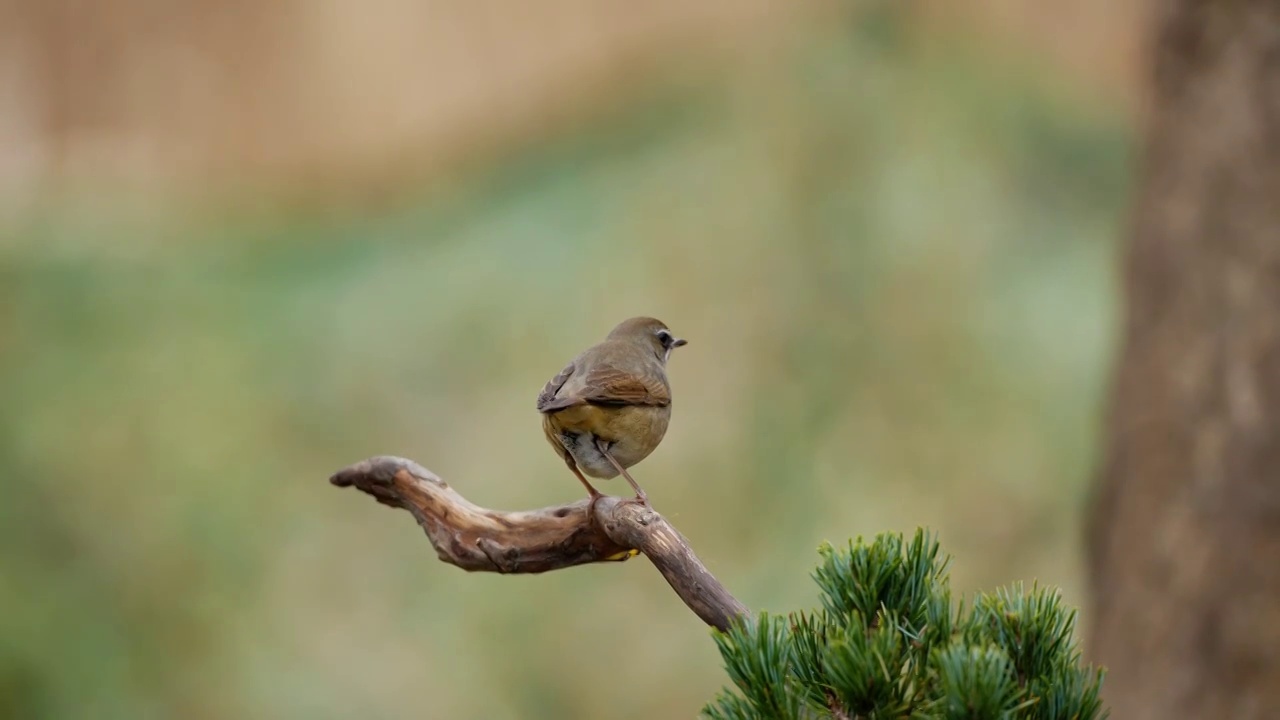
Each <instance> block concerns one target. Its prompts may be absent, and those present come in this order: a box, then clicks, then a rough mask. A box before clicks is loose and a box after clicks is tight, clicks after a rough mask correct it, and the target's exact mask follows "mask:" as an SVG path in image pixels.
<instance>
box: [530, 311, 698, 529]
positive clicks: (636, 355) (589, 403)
mask: <svg viewBox="0 0 1280 720" xmlns="http://www.w3.org/2000/svg"><path fill="white" fill-rule="evenodd" d="M685 344H687V342H686V341H685V340H682V339H680V338H678V337H676V336H675V335H672V334H671V331H670V330H668V329H667V326H666V325H665V324H663V323H662V321H660V320H655V319H654V318H650V317H634V318H631V319H629V320H624V321H622V322H621V323H619V324H618V326H617V327H615V328H614V329H613V330H612V331H611V332H610V333H609V336H608V337H606V338H605V339H604V342H601V343H600V344H598V345H593V346H592V347H589V348H587V349H586V350H584V351H583V352H582V354H581V355H578V357H576V358H574V359H573V362H571V363H569V366H568V367H566V368H565V369H564V370H561V371H560V374H559V375H556V376H555V377H553V378H551V381H550V382H548V383H547V385H546V387H544V388H542V392H541V393H540V394H539V395H538V412H540V413H542V430H543V432H545V433H546V435H547V442H549V443H551V447H552V448H554V449H555V451H556V453H557V454H558V455H560V457H561V458H563V459H564V461H565V464H566V465H568V466H569V469H570V470H571V471H573V474H574V475H576V476H577V477H578V480H580V481H582V484H583V486H584V487H586V488H587V492H588V493H589V494H590V497H591V500H592V505H594V504H595V500H596V499H598V498H599V497H600V492H599V491H597V490H596V489H595V488H594V487H592V485H591V483H590V482H588V481H587V478H586V477H584V476H583V473H586V474H587V475H590V476H591V477H594V478H601V479H603V480H608V479H610V478H615V477H617V476H618V475H622V476H623V477H624V478H626V479H627V482H628V483H630V484H631V487H632V488H633V489H635V491H636V499H637V500H639V501H641V502H648V497H647V496H646V495H645V492H644V491H643V490H641V489H640V486H639V485H637V484H636V481H635V480H634V479H633V478H632V477H631V474H630V473H628V472H627V468H629V467H631V466H632V465H635V464H636V463H638V462H640V461H641V460H644V459H645V458H646V457H648V456H649V453H651V452H653V450H654V448H656V447H658V443H660V442H662V438H663V436H664V435H666V434H667V424H668V422H670V420H671V385H670V384H669V383H668V382H667V359H668V358H670V357H671V351H672V350H674V349H676V348H678V347H680V346H681V345H685Z"/></svg>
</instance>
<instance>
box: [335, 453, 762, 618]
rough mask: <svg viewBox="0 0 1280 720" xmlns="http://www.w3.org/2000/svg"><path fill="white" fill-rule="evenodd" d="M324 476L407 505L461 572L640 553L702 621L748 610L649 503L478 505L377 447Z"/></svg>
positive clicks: (534, 569)
mask: <svg viewBox="0 0 1280 720" xmlns="http://www.w3.org/2000/svg"><path fill="white" fill-rule="evenodd" d="M329 482H331V483H333V484H334V485H337V486H338V487H354V488H356V489H358V490H361V491H363V492H365V493H367V494H369V495H372V496H373V498H374V499H375V500H377V501H378V502H380V503H382V504H383V505H389V506H391V507H397V508H403V509H405V510H408V511H409V513H410V514H412V515H413V516H414V518H415V519H417V521H418V525H420V526H421V527H422V529H423V531H425V532H426V534H427V539H428V540H430V541H431V545H432V546H433V547H434V548H435V549H436V555H437V556H438V557H439V558H440V559H441V560H442V561H444V562H446V563H449V564H450V565H454V566H456V567H460V568H462V569H463V570H467V571H470V572H474V571H481V572H496V573H541V572H546V571H548V570H558V569H560V568H567V567H573V566H575V565H584V564H587V563H599V562H621V561H624V560H628V559H630V558H632V557H634V556H635V555H636V554H638V553H643V554H644V556H645V557H647V558H649V561H650V562H652V563H653V566H654V567H656V568H657V569H658V572H660V573H662V577H663V578H665V579H666V581H667V583H668V584H669V585H671V588H672V589H673V590H675V592H676V595H678V596H680V599H681V600H683V601H684V604H685V605H687V606H689V609H690V610H692V611H693V612H694V614H696V615H697V616H698V617H699V618H700V619H702V621H703V622H705V623H707V624H708V625H711V626H712V627H715V628H717V629H719V630H722V631H723V630H727V629H728V628H729V625H730V624H731V623H732V622H733V621H734V620H735V619H737V618H745V617H748V616H749V615H750V611H748V610H747V608H746V606H744V605H743V604H742V603H740V602H738V600H737V599H735V598H734V597H733V595H731V594H729V591H728V590H726V589H725V587H724V585H722V584H720V581H719V580H716V578H715V577H714V576H713V575H712V574H711V573H710V572H708V571H707V568H706V567H705V566H704V565H703V564H702V561H700V560H699V559H698V557H697V556H696V555H695V554H694V552H693V549H692V548H690V547H689V541H688V540H686V539H685V537H684V536H683V535H681V534H680V532H679V531H678V530H676V529H675V528H674V527H672V526H671V524H670V523H668V522H667V520H666V518H664V517H662V515H660V514H658V513H657V512H656V511H655V510H654V509H653V508H651V507H649V506H647V505H643V504H640V503H639V502H636V501H634V500H631V499H627V498H620V497H615V496H612V495H606V496H604V497H602V498H600V500H598V501H597V502H596V505H595V508H594V512H593V513H592V515H590V516H588V514H587V511H588V506H589V504H590V503H589V501H588V500H587V499H586V498H584V499H582V500H579V501H578V502H575V503H571V504H568V505H560V506H556V507H548V508H542V509H540V510H521V511H510V512H508V511H500V510H489V509H487V508H482V507H480V506H478V505H476V504H474V503H472V502H470V501H469V500H467V499H466V498H464V497H462V496H461V495H459V494H458V492H457V491H456V490H454V489H453V488H451V487H449V485H448V483H446V482H444V481H443V480H441V479H440V478H439V477H437V476H436V475H435V473H433V472H431V471H430V470H427V469H426V468H424V467H422V466H421V465H419V464H417V463H415V462H413V461H412V460H406V459H404V458H399V457H393V456H390V455H383V456H378V457H372V458H369V459H368V460H363V461H361V462H358V463H356V464H354V465H351V466H349V467H346V468H344V469H342V470H339V471H338V472H337V473H335V474H334V475H333V476H332V477H330V478H329Z"/></svg>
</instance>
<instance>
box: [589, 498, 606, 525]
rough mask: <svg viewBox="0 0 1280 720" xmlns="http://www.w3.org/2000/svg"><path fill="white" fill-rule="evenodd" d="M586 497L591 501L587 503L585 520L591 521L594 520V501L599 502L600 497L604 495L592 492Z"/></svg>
mask: <svg viewBox="0 0 1280 720" xmlns="http://www.w3.org/2000/svg"><path fill="white" fill-rule="evenodd" d="M587 497H589V498H591V502H589V503H587V522H588V523H593V522H595V521H596V503H598V502H600V498H602V497H604V495H602V494H600V493H592V494H591V495H588V496H587Z"/></svg>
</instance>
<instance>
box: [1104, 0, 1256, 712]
mask: <svg viewBox="0 0 1280 720" xmlns="http://www.w3.org/2000/svg"><path fill="white" fill-rule="evenodd" d="M1161 5H1162V7H1161V8H1160V12H1159V13H1158V14H1157V16H1156V18H1155V19H1156V22H1157V27H1156V34H1155V37H1154V49H1155V57H1154V60H1155V67H1154V70H1155V72H1154V87H1153V91H1154V92H1153V97H1152V106H1151V116H1150V121H1149V125H1148V130H1149V134H1148V136H1147V147H1146V155H1145V158H1144V163H1145V165H1144V167H1143V176H1142V178H1141V187H1140V190H1139V192H1140V195H1139V197H1138V205H1137V207H1136V215H1135V217H1134V225H1133V227H1132V228H1131V236H1130V239H1129V246H1128V249H1127V257H1126V267H1125V291H1126V293H1127V298H1126V300H1127V314H1126V328H1125V329H1126V334H1125V338H1124V347H1123V354H1122V357H1121V361H1120V365H1119V368H1118V374H1117V376H1116V378H1115V386H1114V388H1113V396H1112V405H1111V413H1110V417H1109V425H1108V442H1107V457H1106V464H1105V466H1104V468H1103V472H1102V475H1101V478H1100V487H1099V492H1098V496H1097V504H1096V506H1095V508H1094V515H1093V523H1094V524H1093V527H1092V528H1091V529H1090V538H1089V540H1090V545H1091V547H1090V555H1091V556H1090V565H1091V571H1092V580H1093V594H1094V596H1093V597H1094V605H1093V609H1092V614H1091V615H1090V618H1089V619H1090V621H1091V623H1092V627H1093V631H1092V637H1091V638H1090V649H1091V653H1092V655H1093V659H1094V660H1096V661H1098V662H1100V663H1103V664H1105V665H1107V666H1108V667H1109V669H1110V672H1109V674H1108V676H1107V687H1106V688H1105V695H1106V698H1107V701H1108V703H1109V704H1110V705H1111V706H1112V708H1113V717H1116V718H1123V719H1124V720H1144V719H1146V718H1161V719H1162V720H1163V719H1164V718H1179V719H1180V720H1198V719H1204V720H1209V719H1210V718H1212V719H1213V720H1219V719H1221V718H1232V719H1233V720H1247V719H1249V718H1280V2H1277V1H1276V0H1220V1H1217V2H1214V1H1211V0H1169V1H1167V2H1164V3H1162V4H1161Z"/></svg>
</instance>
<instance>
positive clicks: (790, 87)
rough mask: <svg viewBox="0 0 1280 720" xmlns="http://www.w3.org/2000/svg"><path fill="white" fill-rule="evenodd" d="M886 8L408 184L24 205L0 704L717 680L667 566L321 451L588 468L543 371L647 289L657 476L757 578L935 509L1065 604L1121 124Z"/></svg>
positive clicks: (364, 697) (558, 497) (1101, 354)
mask: <svg viewBox="0 0 1280 720" xmlns="http://www.w3.org/2000/svg"><path fill="white" fill-rule="evenodd" d="M885 12H886V14H883V15H879V16H875V17H873V18H872V19H871V20H870V21H865V22H860V23H856V24H846V25H844V26H839V25H829V26H825V27H819V28H811V29H810V30H809V31H808V32H806V33H802V34H800V35H798V36H797V37H795V38H791V39H790V40H789V41H787V42H781V43H778V44H777V45H778V46H777V47H774V48H770V49H768V50H767V51H766V50H762V51H761V52H760V53H758V54H757V55H751V56H748V57H744V58H742V61H741V62H740V63H739V64H737V65H735V66H734V67H732V68H727V69H723V70H716V71H714V72H713V71H711V70H700V71H698V72H694V71H691V72H690V73H689V74H688V75H687V76H685V77H680V78H674V79H673V80H672V82H671V83H670V85H669V87H668V88H667V89H666V90H664V91H663V92H660V93H656V94H653V95H646V96H644V97H637V98H635V100H634V102H632V103H630V104H628V105H627V106H626V107H625V108H624V109H623V110H620V111H619V112H618V113H617V114H615V115H612V116H609V117H604V118H600V119H599V120H598V121H597V122H596V125H595V127H593V128H589V129H582V128H577V129H575V130H573V131H571V132H567V133H566V134H565V136H564V137H561V138H553V139H548V141H547V142H545V143H544V144H541V145H539V146H538V147H536V148H531V149H529V150H528V151H527V152H523V153H516V154H514V155H512V156H510V157H509V158H507V159H506V160H505V161H504V162H502V163H500V164H498V165H497V166H494V167H492V168H490V169H489V170H488V171H486V172H476V173H474V174H472V175H469V176H467V177H465V178H460V179H458V181H457V182H456V183H454V184H453V185H452V187H451V188H450V191H449V192H447V193H443V192H438V191H432V192H427V191H424V192H423V193H421V194H419V195H418V196H416V197H410V198H408V199H406V200H405V201H403V202H401V203H399V204H397V205H396V206H395V207H384V208H380V209H376V210H369V211H367V212H363V213H361V212H357V211H353V210H350V209H347V210H335V209H332V208H327V207H320V206H313V207H301V208H297V207H295V208H292V209H289V210H288V211H285V210H276V209H273V208H271V207H260V208H249V207H244V208H220V209H215V210H210V211H205V212H200V213H192V215H191V217H189V218H186V219H185V220H182V219H180V220H174V219H172V218H169V219H165V220H158V219H157V220H153V221H145V222H144V221H142V220H139V219H137V218H133V219H130V220H128V221H120V220H113V219H112V218H111V216H110V215H109V214H105V215H104V214H102V213H100V212H97V211H86V210H83V209H79V208H75V207H56V208H49V209H48V210H47V211H46V212H45V213H43V214H42V215H41V216H40V217H27V218H25V219H23V220H22V221H21V222H14V223H10V224H8V225H6V228H7V229H6V230H5V231H4V232H5V234H6V235H7V237H6V238H5V239H4V240H2V241H0V397H3V399H4V402H3V403H0V481H2V482H3V483H4V487H3V488H2V490H3V501H0V539H2V542H0V568H2V569H3V570H2V572H0V716H6V717H21V718H72V717H94V718H100V719H102V720H110V719H112V718H129V719H130V720H136V719H138V718H160V717H189V718H196V719H198V718H232V717H234V718H309V719H310V718H326V717H333V718H339V717H365V718H401V717H405V716H408V715H411V714H412V715H417V716H427V717H441V718H465V717H477V718H478V717H483V718H490V719H495V720H496V719H501V718H526V717H610V718H628V717H634V718H646V717H687V716H690V715H692V714H693V713H694V712H696V709H697V708H699V707H701V705H702V703H703V702H704V701H705V699H706V698H707V697H708V696H710V695H711V694H712V692H714V690H715V688H717V687H718V686H719V685H720V684H721V683H722V681H723V675H722V672H723V671H722V669H721V667H720V664H719V663H718V662H717V659H716V648H715V645H714V644H713V643H712V642H711V641H710V640H709V638H708V636H707V633H706V630H705V629H704V628H703V627H702V626H701V625H700V624H699V623H698V621H697V619H696V618H695V617H694V616H693V615H692V614H690V613H689V612H688V611H687V610H686V609H684V608H683V606H681V605H680V603H679V601H678V600H676V599H675V597H674V596H673V595H672V594H671V593H670V591H669V589H668V588H667V587H666V585H665V584H664V583H663V582H661V580H660V579H659V577H658V576H657V575H656V574H655V573H652V572H648V571H646V570H645V569H644V565H643V563H627V564H626V565H622V566H616V567H596V568H587V569H580V570H574V571H566V572H557V573H550V574H548V575H545V576H537V577H497V576H481V575H463V574H461V573H458V572H457V571H456V570H453V569H451V568H448V567H446V566H443V565H441V564H439V563H438V562H437V561H436V560H435V558H434V556H433V553H432V552H431V550H430V548H429V546H428V545H427V543H426V542H425V540H424V539H423V538H422V537H421V534H420V531H419V530H418V529H417V527H416V526H415V525H414V523H413V522H412V520H411V519H410V518H409V516H407V515H405V514H403V513H398V514H391V513H390V511H388V510H386V509H384V508H381V507H377V506H375V505H374V504H373V503H370V502H368V501H367V499H364V498H361V497H358V496H356V495H355V494H352V493H343V492H338V491H336V490H333V489H332V488H330V487H329V486H328V485H327V484H326V483H325V478H326V477H327V476H328V474H329V473H330V472H332V471H333V470H335V469H337V468H339V467H341V466H343V465H346V464H348V463H350V462H353V461H356V460H359V459H361V458H363V457H366V456H368V455H372V454H377V453H388V452H389V453H395V454H399V455H405V456H409V457H413V458H415V459H417V460H420V461H421V462H423V463H424V464H425V465H427V466H428V467H430V468H432V469H433V470H435V471H436V472H439V473H440V474H441V475H442V476H443V477H445V478H446V479H447V480H449V481H450V482H452V483H453V484H454V485H455V486H456V487H457V488H459V490H460V491H461V492H463V493H464V494H465V495H467V496H468V497H469V498H470V499H472V500H474V501H476V502H478V503H482V504H486V505H491V506H497V507H505V508H517V507H526V506H538V505H544V504H552V503H558V502H562V501H566V500H571V499H574V498H575V497H576V496H577V495H578V493H579V491H580V488H579V486H578V485H577V483H576V482H575V481H574V479H573V477H572V476H570V475H569V474H567V473H566V472H565V470H564V467H563V465H562V464H561V463H560V462H559V461H558V459H556V458H555V456H554V455H553V453H552V452H551V451H550V449H549V448H547V447H546V446H545V444H544V440H543V438H542V434H541V432H540V431H539V430H538V424H537V417H536V414H535V413H534V411H533V400H534V397H535V395H536V393H537V391H538V389H540V388H541V386H542V384H543V383H544V382H545V381H546V379H547V378H548V377H550V376H551V375H552V374H554V373H555V372H556V371H558V370H559V369H560V367H562V365H563V363H564V362H565V361H566V360H567V359H568V358H569V357H571V356H572V354H573V353H575V352H576V351H577V350H579V349H580V348H582V347H585V346H586V345H588V344H590V343H592V342H594V341H596V340H597V339H599V337H601V336H602V335H603V334H604V333H605V332H606V331H607V330H608V328H609V327H611V326H612V325H613V323H615V322H616V321H617V319H619V318H621V317H625V316H629V315H635V314H651V315H655V316H658V317H660V318H662V319H663V320H665V321H666V322H667V323H668V324H669V325H670V326H671V327H672V328H674V329H676V330H677V331H678V332H679V333H680V334H681V335H682V336H684V337H687V338H689V339H690V345H689V347H688V348H686V349H685V350H684V351H683V353H682V354H681V355H679V356H677V357H676V358H675V360H674V362H673V365H672V368H671V375H672V381H673V384H674V392H675V396H676V410H675V415H674V419H673V422H672V427H671V430H670V432H669V434H668V437H667V440H666V441H665V442H664V444H663V446H662V447H661V448H660V449H659V451H658V452H656V453H655V454H654V456H653V457H651V458H650V459H649V460H647V461H646V462H645V463H644V464H643V465H642V466H639V467H638V468H637V478H638V479H639V481H640V482H641V483H642V484H644V486H645V487H646V489H648V490H649V492H650V495H651V496H652V498H653V501H654V503H655V505H656V506H657V507H658V509H660V510H661V511H663V512H664V514H666V515H667V516H668V517H669V518H670V519H672V520H673V521H674V523H675V524H676V525H677V526H679V527H680V529H681V531H682V532H683V533H684V534H685V535H687V536H688V537H689V538H690V540H691V542H692V543H693V544H694V545H695V547H697V549H698V551H699V554H700V555H701V556H702V557H703V558H704V560H706V561H707V562H708V564H709V565H710V566H711V568H712V570H713V571H714V572H715V573H716V574H717V576H718V577H720V578H721V579H722V580H723V581H724V582H725V583H726V584H727V585H728V586H729V587H730V588H731V589H733V591H734V592H735V594H737V595H738V596H739V598H741V599H742V600H743V601H744V602H746V603H747V604H749V605H750V606H752V607H756V608H767V607H772V606H779V605H781V606H784V607H787V606H791V607H794V606H797V605H800V604H801V603H802V602H804V601H806V599H807V598H808V596H809V591H810V587H811V586H810V585H809V581H808V579H807V576H806V573H807V571H808V568H809V558H810V556H811V555H810V554H811V553H812V549H813V548H814V547H815V546H816V545H818V544H819V543H820V542H821V541H822V540H824V539H826V538H833V539H836V540H841V539H844V538H848V537H851V536H853V535H858V534H871V533H876V532H879V531H882V530H901V529H902V528H905V527H916V526H927V527H931V528H934V529H935V530H937V531H939V532H940V533H941V537H942V538H943V541H944V542H945V543H946V544H947V546H948V548H949V550H950V551H951V552H952V553H954V554H955V555H956V556H957V557H958V558H960V559H961V561H962V562H960V563H959V564H957V566H956V567H954V568H953V578H954V581H955V583H956V586H957V587H958V588H960V589H961V590H963V591H968V590H972V589H976V588H981V587H992V586H994V585H998V584H1003V583H1005V582H1007V581H1009V580H1011V579H1026V580H1028V581H1030V580H1031V579H1033V578H1036V577H1043V578H1045V579H1046V580H1047V581H1049V582H1051V583H1054V584H1056V585H1061V586H1062V587H1063V588H1064V593H1065V596H1066V598H1067V599H1068V601H1069V602H1077V601H1078V598H1079V596H1080V581H1079V570H1078V560H1079V558H1078V548H1077V546H1078V542H1077V525H1078V524H1079V520H1080V507H1081V501H1082V497H1083V488H1084V486H1085V483H1086V482H1087V480H1088V475H1089V472H1090V470H1091V467H1092V463H1093V458H1094V433H1095V418H1096V417H1097V415H1098V410H1099V407H1098V406H1099V399H1100V396H1101V390H1102V385H1101V383H1102V379H1103V376H1104V370H1105V365H1106V362H1107V359H1108V357H1109V353H1110V350H1111V332H1112V331H1111V328H1112V313H1113V294H1112V289H1111V286H1112V279H1113V273H1114V271H1113V263H1112V245H1111V242H1110V240H1111V238H1112V237H1113V236H1114V235H1115V234H1116V230H1117V227H1118V223H1119V220H1120V213H1121V211H1122V208H1123V207H1124V204H1125V197H1126V189H1127V187H1128V182H1129V178H1128V152H1129V147H1130V137H1129V133H1128V129H1127V127H1126V126H1125V125H1124V123H1123V122H1121V121H1119V120H1117V119H1116V118H1114V117H1112V116H1111V115H1109V114H1108V112H1107V111H1106V109H1105V108H1100V107H1098V106H1097V105H1096V103H1093V102H1091V101H1090V100H1089V99H1088V98H1087V97H1081V96H1079V95H1078V94H1076V93H1073V92H1072V91H1071V90H1070V89H1068V88H1064V87H1059V86H1057V85H1056V84H1055V83H1054V79H1053V77H1052V76H1049V75H1045V74H1043V73H1040V72H1035V71H1032V70H1029V69H1027V66H1025V65H1020V64H1018V63H1016V62H1013V63H1011V62H1010V61H1009V58H1008V57H998V56H996V55H994V54H990V52H989V49H988V48H975V47H973V46H971V45H966V44H965V43H964V42H962V41H960V40H950V41H946V42H940V41H938V40H937V38H931V39H929V41H928V42H924V41H921V40H920V39H919V38H913V37H912V36H911V34H910V33H907V32H905V31H903V30H902V29H901V27H899V20H898V19H897V18H896V17H895V16H894V14H893V11H885ZM145 204H146V199H145V198H138V199H135V200H134V205H135V206H137V205H141V206H145ZM612 489H613V490H614V491H617V488H612ZM1085 621H1086V622H1087V618H1086V619H1085Z"/></svg>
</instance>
